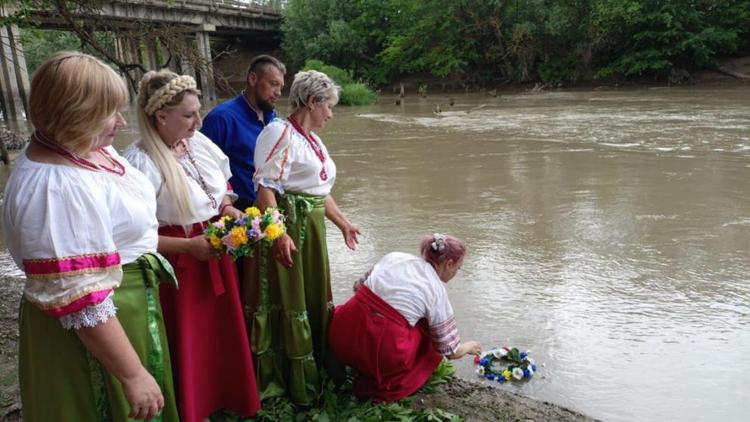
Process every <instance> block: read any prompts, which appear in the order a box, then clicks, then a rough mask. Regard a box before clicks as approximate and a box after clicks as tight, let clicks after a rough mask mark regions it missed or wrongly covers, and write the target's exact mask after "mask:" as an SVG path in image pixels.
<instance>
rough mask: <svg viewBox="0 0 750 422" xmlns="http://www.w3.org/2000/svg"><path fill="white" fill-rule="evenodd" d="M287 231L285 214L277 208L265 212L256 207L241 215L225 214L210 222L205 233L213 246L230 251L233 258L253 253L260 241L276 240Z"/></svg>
mask: <svg viewBox="0 0 750 422" xmlns="http://www.w3.org/2000/svg"><path fill="white" fill-rule="evenodd" d="M285 231H286V226H284V216H282V215H281V213H280V212H279V210H277V209H276V208H267V209H266V211H265V212H264V213H261V212H260V210H259V209H258V208H256V207H250V208H247V209H245V215H243V216H242V217H240V218H238V219H236V220H235V219H232V218H231V217H227V216H224V217H221V218H220V219H218V220H217V221H214V222H213V223H211V224H209V226H208V227H207V228H206V230H204V232H203V233H204V234H205V235H206V237H207V238H208V241H209V242H211V246H213V247H214V249H216V251H217V252H219V253H222V254H224V253H226V254H229V255H230V256H231V257H232V258H233V259H235V260H236V259H237V258H240V257H243V256H248V255H252V254H253V250H254V248H255V246H256V245H257V244H258V243H260V242H267V243H272V242H273V241H274V240H276V239H278V238H279V237H281V235H283V234H284V232H285Z"/></svg>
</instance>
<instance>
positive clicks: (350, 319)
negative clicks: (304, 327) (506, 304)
mask: <svg viewBox="0 0 750 422" xmlns="http://www.w3.org/2000/svg"><path fill="white" fill-rule="evenodd" d="M420 249H421V255H422V256H421V257H417V256H414V255H411V254H407V253H401V252H392V253H389V254H387V255H385V256H384V257H383V258H381V259H380V261H379V262H378V263H377V264H375V266H374V267H373V268H372V269H371V270H370V271H369V272H368V273H367V274H366V275H365V276H364V277H363V278H362V279H360V281H358V282H357V283H356V284H355V286H354V288H355V292H356V293H355V295H354V297H352V298H351V299H349V301H347V302H346V303H345V304H343V305H341V306H339V307H337V308H336V310H335V313H334V316H333V320H332V322H331V326H330V331H329V337H328V339H329V342H330V346H331V349H332V350H333V352H334V353H335V355H336V357H337V358H338V359H340V360H341V361H343V362H344V363H345V364H347V365H349V366H351V367H352V368H353V369H354V370H355V378H354V392H355V394H356V395H357V396H358V397H359V398H363V399H372V400H374V401H396V400H400V399H402V398H404V397H406V396H408V395H410V394H412V393H414V392H416V391H417V390H419V388H420V387H422V385H424V383H425V382H426V381H427V379H428V378H429V377H430V375H431V374H432V373H433V372H434V371H435V369H436V368H437V366H438V365H439V364H440V361H441V360H442V359H443V357H447V358H448V359H458V358H460V357H462V356H464V355H466V354H474V355H477V354H479V353H481V347H480V345H479V343H477V342H475V341H467V342H465V343H461V342H460V340H459V336H458V329H457V327H456V321H455V319H454V317H453V308H452V307H451V304H450V301H449V300H448V294H447V292H446V289H445V283H448V282H449V281H450V280H451V279H453V277H455V275H456V272H458V270H459V269H460V268H461V265H462V264H463V261H464V255H465V252H466V249H465V248H464V246H463V244H461V242H460V241H459V240H458V239H456V238H455V237H452V236H446V235H442V234H439V233H436V234H434V235H432V236H428V237H425V239H424V240H422V244H421V247H420Z"/></svg>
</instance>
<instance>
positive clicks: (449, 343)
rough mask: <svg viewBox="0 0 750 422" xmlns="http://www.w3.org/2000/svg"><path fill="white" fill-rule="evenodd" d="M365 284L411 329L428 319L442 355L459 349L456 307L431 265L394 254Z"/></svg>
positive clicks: (431, 335) (432, 336)
mask: <svg viewBox="0 0 750 422" xmlns="http://www.w3.org/2000/svg"><path fill="white" fill-rule="evenodd" d="M364 285H365V286H367V287H368V288H369V289H370V290H372V291H373V293H375V294H377V295H378V296H379V297H380V298H381V299H383V300H384V301H385V302H386V303H388V304H389V305H391V306H392V307H393V309H395V310H396V311H398V313H399V314H401V315H402V316H403V317H404V318H405V319H406V321H407V322H408V323H409V325H411V326H412V327H413V326H415V325H416V324H417V322H419V320H420V319H422V318H425V319H426V320H427V324H428V326H429V331H430V338H431V340H432V343H433V345H434V346H435V349H436V350H437V351H438V352H439V353H441V354H443V355H446V356H447V355H451V354H453V353H454V352H455V351H456V350H457V348H458V345H459V342H460V338H459V336H458V327H457V326H456V320H455V319H454V316H453V307H452V306H451V303H450V301H449V300H448V292H447V291H446V290H445V285H444V283H443V282H442V281H441V280H440V278H439V277H438V275H437V273H436V272H435V269H434V268H433V267H432V265H430V263H428V262H427V261H425V260H424V259H422V258H420V257H417V256H414V255H411V254H407V253H403V252H392V253H389V254H387V255H385V256H384V257H383V258H381V259H380V261H378V263H377V264H375V266H374V267H373V268H372V270H370V272H369V275H367V276H366V279H365V280H364Z"/></svg>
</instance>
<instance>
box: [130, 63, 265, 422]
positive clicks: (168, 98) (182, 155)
mask: <svg viewBox="0 0 750 422" xmlns="http://www.w3.org/2000/svg"><path fill="white" fill-rule="evenodd" d="M199 96H200V92H199V91H198V90H197V88H196V84H195V80H194V79H193V78H192V77H190V76H186V75H177V74H175V73H173V72H171V71H169V70H161V71H158V72H155V71H151V72H148V73H146V74H145V75H144V76H143V80H142V81H141V84H140V89H139V95H138V126H139V129H140V134H141V140H140V141H139V142H136V143H134V144H132V145H131V146H129V147H128V149H127V150H126V151H125V153H124V155H125V157H126V158H127V159H128V160H129V161H130V162H131V163H132V164H133V166H135V167H136V168H138V169H140V170H141V171H142V172H143V173H144V174H145V175H146V177H147V178H148V179H149V180H150V181H151V184H153V185H154V188H155V189H156V202H157V209H156V217H157V219H158V220H159V226H160V227H159V251H160V252H161V253H163V254H164V256H166V257H167V259H168V260H169V261H170V262H171V263H172V265H173V266H174V267H175V272H176V274H177V280H178V282H179V286H164V287H162V290H161V303H162V307H163V309H164V320H165V323H166V326H167V335H168V337H169V342H170V346H171V348H172V362H173V366H174V374H175V375H174V378H175V385H176V388H177V400H178V408H179V412H180V418H181V419H182V420H183V421H188V422H192V421H198V422H200V421H202V420H204V419H205V418H208V417H209V416H210V415H211V414H212V413H214V412H216V411H218V410H222V409H226V410H230V411H232V412H234V413H236V414H238V415H240V416H253V415H255V413H256V412H257V411H258V409H259V408H260V401H259V397H258V391H257V387H256V384H255V372H254V370H253V362H252V356H251V354H250V347H249V343H248V339H247V332H246V330H245V324H244V317H243V312H242V306H241V304H240V296H239V290H238V286H239V283H238V281H237V273H236V267H235V265H234V263H233V262H232V259H231V258H230V257H229V256H228V255H222V256H215V255H214V250H213V248H212V247H211V245H210V243H209V242H208V240H207V238H206V237H205V236H204V235H203V229H204V228H205V227H206V225H207V222H208V221H209V220H211V219H214V218H216V217H219V216H229V217H232V218H238V217H240V216H241V215H242V213H241V212H240V211H239V210H238V209H236V208H235V207H234V206H232V203H233V201H234V199H235V198H236V196H235V195H234V194H233V193H232V191H231V187H229V185H228V184H227V180H228V179H229V177H230V176H231V173H230V170H229V160H228V158H227V157H226V155H224V153H223V152H221V150H220V149H219V148H218V147H217V146H216V145H214V143H213V142H211V140H210V139H208V138H206V137H205V136H204V135H203V134H201V133H200V132H198V131H197V130H198V129H199V128H200V125H201V117H200V107H201V103H200V99H199Z"/></svg>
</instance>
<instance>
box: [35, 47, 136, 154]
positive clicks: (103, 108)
mask: <svg viewBox="0 0 750 422" xmlns="http://www.w3.org/2000/svg"><path fill="white" fill-rule="evenodd" d="M128 100H129V95H128V88H127V86H125V83H124V82H123V80H122V78H121V77H120V76H119V75H118V74H117V73H116V72H115V71H114V70H112V68H111V67H109V66H107V65H106V64H104V63H103V62H102V61H100V60H99V59H97V58H95V57H93V56H90V55H88V54H84V53H81V52H78V51H60V52H57V53H55V54H53V55H52V56H51V57H50V58H49V59H47V61H46V62H44V63H43V64H42V65H41V66H40V67H39V68H38V69H37V70H36V72H34V77H33V79H32V81H31V95H30V97H29V119H30V120H31V123H32V124H33V125H34V127H35V128H36V129H37V130H39V131H40V132H42V134H44V135H45V136H46V137H48V138H50V139H53V140H54V141H55V142H57V143H58V144H60V145H61V146H64V147H65V148H67V149H70V150H73V151H77V152H85V151H88V150H89V149H91V144H92V142H93V140H94V138H95V137H96V135H98V134H99V133H100V132H101V131H102V130H104V126H105V124H106V122H107V119H109V118H111V117H112V116H114V115H115V113H117V112H118V111H120V110H121V109H122V108H124V107H125V105H127V103H128Z"/></svg>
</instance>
